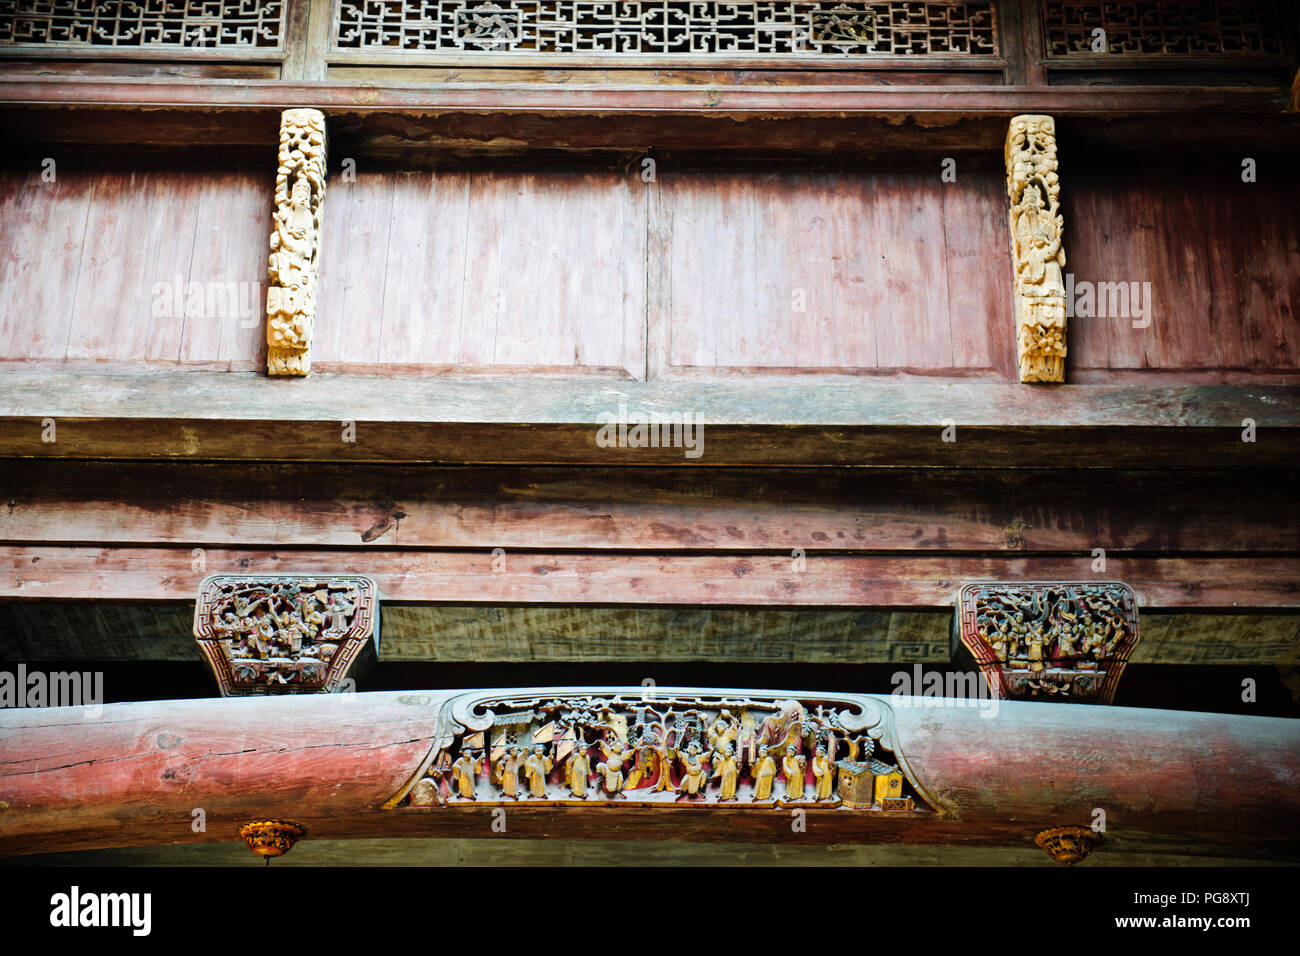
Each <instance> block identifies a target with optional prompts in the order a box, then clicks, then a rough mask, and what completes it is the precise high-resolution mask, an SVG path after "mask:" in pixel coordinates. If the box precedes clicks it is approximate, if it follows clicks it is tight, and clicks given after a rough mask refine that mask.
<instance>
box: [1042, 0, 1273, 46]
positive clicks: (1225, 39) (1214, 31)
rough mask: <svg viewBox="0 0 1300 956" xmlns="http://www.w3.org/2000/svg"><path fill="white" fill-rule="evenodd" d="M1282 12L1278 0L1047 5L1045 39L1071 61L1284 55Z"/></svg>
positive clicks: (1071, 0) (1066, 0) (1051, 0)
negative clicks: (1110, 58)
mask: <svg viewBox="0 0 1300 956" xmlns="http://www.w3.org/2000/svg"><path fill="white" fill-rule="evenodd" d="M1278 7H1279V4H1278V3H1277V2H1276V0H1195V2H1189V0H1128V2H1125V3H1114V2H1112V0H1043V17H1042V19H1043V39H1044V41H1045V44H1044V45H1045V48H1046V50H1047V53H1048V55H1049V56H1051V57H1058V58H1065V59H1071V60H1077V59H1083V58H1088V57H1093V58H1096V57H1098V56H1102V57H1104V56H1125V55H1128V56H1143V57H1159V58H1162V59H1163V58H1169V57H1180V56H1222V57H1233V56H1279V55H1281V54H1283V53H1284V52H1285V50H1284V45H1283V41H1282V29H1281V25H1282V20H1281V17H1280V16H1279V11H1278ZM1098 31H1101V32H1100V33H1098Z"/></svg>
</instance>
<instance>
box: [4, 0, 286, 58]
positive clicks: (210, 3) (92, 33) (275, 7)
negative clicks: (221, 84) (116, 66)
mask: <svg viewBox="0 0 1300 956" xmlns="http://www.w3.org/2000/svg"><path fill="white" fill-rule="evenodd" d="M284 13H285V0H138V2H132V0H0V46H18V45H22V46H27V45H38V46H40V47H49V48H68V49H84V48H92V47H114V48H118V49H145V50H147V49H160V50H191V49H197V50H204V49H211V50H220V49H240V50H259V51H273V50H279V49H281V48H282V47H283V43H284Z"/></svg>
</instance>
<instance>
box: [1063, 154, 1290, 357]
mask: <svg viewBox="0 0 1300 956" xmlns="http://www.w3.org/2000/svg"><path fill="white" fill-rule="evenodd" d="M1068 162H1069V155H1068V153H1066V154H1064V155H1063V163H1064V164H1068ZM1265 170H1266V173H1265V174H1261V178H1260V180H1259V181H1257V182H1254V183H1244V182H1242V180H1241V173H1242V169H1241V166H1240V165H1239V161H1238V160H1236V159H1234V160H1233V161H1232V162H1228V161H1225V160H1223V159H1219V158H1217V157H1216V158H1213V159H1212V160H1210V161H1203V162H1201V163H1199V164H1196V165H1195V166H1194V167H1193V168H1191V169H1188V168H1172V169H1160V168H1157V167H1156V166H1155V165H1154V164H1152V165H1147V166H1139V167H1138V168H1136V169H1133V168H1130V167H1128V166H1126V165H1113V166H1108V165H1106V164H1100V163H1089V162H1086V161H1083V162H1079V163H1078V164H1077V165H1076V166H1063V170H1062V177H1063V183H1064V196H1065V202H1066V203H1067V211H1066V251H1067V254H1068V255H1069V257H1070V261H1069V265H1068V271H1069V272H1072V273H1073V274H1074V276H1075V279H1076V283H1079V282H1090V283H1108V282H1109V283H1114V282H1122V283H1134V282H1139V283H1141V282H1147V283H1150V308H1151V316H1150V324H1149V326H1148V327H1146V328H1138V327H1135V325H1134V323H1135V321H1140V320H1138V319H1136V317H1135V316H1134V315H1133V314H1132V313H1131V312H1130V313H1129V314H1124V315H1118V316H1117V315H1114V314H1107V315H1094V316H1092V317H1087V316H1077V317H1075V318H1072V319H1071V320H1070V354H1069V358H1068V360H1067V367H1068V368H1070V369H1078V370H1081V371H1082V370H1088V369H1095V368H1110V369H1182V370H1192V369H1225V370H1226V369H1249V370H1254V371H1261V370H1284V371H1294V370H1295V369H1296V368H1297V345H1296V343H1297V342H1300V320H1298V319H1297V318H1296V314H1295V304H1296V299H1297V297H1298V296H1300V279H1297V276H1298V275H1300V231H1298V230H1297V226H1296V221H1295V217H1294V216H1293V215H1290V214H1289V212H1288V211H1289V210H1292V209H1294V208H1295V207H1296V204H1297V202H1300V194H1298V193H1297V191H1296V188H1295V185H1294V183H1292V182H1290V181H1289V180H1288V179H1286V178H1285V177H1281V176H1279V175H1278V173H1279V170H1278V169H1277V168H1276V166H1275V165H1274V166H1270V165H1269V163H1268V161H1267V160H1265ZM1076 294H1077V293H1076ZM1108 311H1109V310H1108Z"/></svg>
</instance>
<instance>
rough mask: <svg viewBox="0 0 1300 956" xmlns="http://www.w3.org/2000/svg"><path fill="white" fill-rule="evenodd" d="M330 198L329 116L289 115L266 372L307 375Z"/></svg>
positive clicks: (285, 117) (283, 129) (283, 130)
mask: <svg viewBox="0 0 1300 956" xmlns="http://www.w3.org/2000/svg"><path fill="white" fill-rule="evenodd" d="M324 198H325V116H324V114H323V113H321V112H320V111H319V110H307V109H294V110H285V111H284V113H283V114H282V115H281V120H280V162H279V167H278V169H277V170H276V176H275V216H274V221H275V228H274V230H273V231H272V232H271V259H270V265H269V268H268V270H267V271H268V275H269V277H270V280H271V284H270V287H269V288H268V289H267V290H266V344H267V353H266V370H267V372H268V373H269V374H271V375H306V374H307V373H308V372H309V371H310V370H311V335H312V325H313V323H314V322H315V318H316V284H317V256H318V255H319V253H320V223H321V204H322V201H323V200H324Z"/></svg>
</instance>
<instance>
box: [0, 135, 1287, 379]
mask: <svg viewBox="0 0 1300 956" xmlns="http://www.w3.org/2000/svg"><path fill="white" fill-rule="evenodd" d="M337 158H338V157H336V159H337ZM1067 160H1068V157H1067ZM939 161H940V158H939V157H928V158H926V159H925V160H924V165H923V167H922V166H921V162H922V161H920V160H918V161H917V164H916V165H914V166H912V167H910V168H902V169H900V168H898V167H897V165H896V163H895V165H881V164H880V163H874V164H873V163H871V162H869V161H867V160H862V161H861V162H859V163H857V165H855V166H845V165H835V166H822V167H813V166H809V167H807V168H801V167H789V166H785V165H777V166H763V165H755V166H750V167H746V168H710V167H708V166H702V165H699V164H692V163H691V162H689V161H687V160H682V161H676V160H673V159H672V158H671V157H668V158H664V159H661V160H660V161H659V162H658V164H657V168H656V180H655V182H652V183H645V182H643V181H642V179H641V175H640V174H641V171H642V170H641V167H640V166H639V165H632V166H630V167H626V168H610V167H608V166H604V167H593V166H584V165H582V164H575V165H573V166H569V167H565V166H561V165H557V164H554V163H552V164H550V165H546V164H545V163H541V164H540V165H539V164H538V163H540V162H541V161H538V163H533V164H531V165H530V166H529V167H528V168H523V169H510V168H492V167H490V166H489V167H487V168H482V169H469V168H452V169H445V170H437V171H422V172H416V171H385V170H379V169H370V170H367V169H366V168H365V167H364V164H363V166H362V168H361V169H360V170H358V173H357V176H356V180H355V182H352V181H349V180H347V179H344V178H342V177H339V176H336V177H335V178H334V181H333V185H332V187H331V189H330V192H329V195H328V198H327V200H326V203H325V210H326V212H325V216H326V221H325V226H324V240H323V249H322V294H321V299H320V313H319V318H318V322H317V335H316V343H315V348H314V356H313V357H314V360H315V364H316V367H317V368H318V369H319V370H322V371H329V370H367V369H369V370H386V371H388V372H389V373H391V372H395V371H409V372H412V373H418V374H435V373H436V374H447V373H462V374H491V373H493V372H494V371H495V372H496V373H498V374H503V373H509V374H511V375H518V374H528V373H530V372H531V373H533V374H583V375H598V376H611V377H615V378H633V379H641V378H645V377H647V376H648V377H651V378H655V377H663V376H687V377H692V378H699V377H705V378H714V377H718V376H727V375H734V374H742V375H752V374H754V373H755V372H764V373H769V374H770V373H802V374H810V373H811V374H853V375H862V374H878V373H889V374H893V375H898V374H904V375H908V374H919V375H925V376H927V377H930V378H939V379H942V378H944V377H949V378H961V379H970V378H987V379H996V380H999V381H1009V380H1012V379H1013V378H1014V373H1013V368H1012V362H1013V359H1014V349H1013V347H1012V343H1011V341H1010V339H1011V325H1012V323H1011V319H1010V294H1009V286H1010V267H1009V265H1008V257H1007V252H1006V230H1005V218H1004V216H1005V211H1004V208H1003V207H1004V200H1003V195H1002V184H1001V173H1000V171H999V170H997V169H996V168H994V167H992V166H989V165H988V164H986V163H983V162H981V161H977V160H972V161H969V162H968V161H967V160H966V159H963V160H962V165H961V166H960V167H959V171H958V175H957V180H956V182H951V183H945V182H942V181H941V179H940V176H939V173H940V165H939ZM70 167H71V168H70ZM1220 167H1222V168H1220ZM271 172H272V170H271V169H270V168H268V169H267V170H266V171H259V170H255V169H253V168H251V167H248V166H231V167H214V168H209V169H202V170H185V169H171V168H144V169H141V170H139V171H131V170H129V169H123V168H121V167H120V166H119V167H115V168H110V167H108V166H102V167H98V166H96V165H94V164H93V161H91V164H90V165H84V164H83V165H80V166H72V164H66V163H65V165H64V166H62V167H61V168H60V169H59V173H58V178H57V180H56V181H55V182H53V183H47V182H43V181H42V179H41V176H40V174H39V170H35V171H33V170H32V169H27V170H18V169H9V170H7V171H5V172H3V173H0V217H3V220H4V222H5V224H6V227H5V229H4V231H3V233H2V234H0V256H3V260H4V269H5V275H4V283H3V287H2V288H0V307H2V308H3V317H2V319H0V362H5V363H32V362H37V363H48V362H57V363H68V364H70V366H71V367H79V365H82V364H85V363H93V364H94V365H95V366H97V367H104V368H110V369H111V368H121V369H133V368H139V367H142V366H153V365H158V364H160V363H161V364H162V365H165V366H167V367H169V368H183V367H184V368H200V369H229V370H250V369H255V368H258V367H260V365H261V362H262V358H261V356H262V354H263V350H264V348H265V346H264V344H263V341H262V340H263V331H262V321H261V313H262V303H263V302H264V295H265V290H264V273H265V246H266V236H267V232H268V229H269V212H270V202H269V196H270V177H271ZM1066 172H1067V173H1068V183H1069V188H1068V189H1067V190H1066V193H1065V196H1066V202H1067V207H1066V213H1067V220H1066V221H1067V237H1066V239H1067V241H1066V246H1067V252H1068V255H1069V257H1070V259H1069V261H1070V265H1069V271H1070V272H1071V273H1072V274H1074V275H1075V276H1076V278H1077V280H1079V281H1080V282H1091V283H1103V282H1126V283H1127V282H1136V283H1139V284H1140V283H1143V282H1149V283H1150V285H1149V290H1150V301H1149V306H1150V321H1149V324H1148V325H1147V326H1146V327H1143V328H1135V327H1134V324H1133V323H1134V317H1133V315H1132V314H1124V315H1121V316H1113V315H1111V316H1106V317H1079V318H1076V319H1075V320H1074V321H1073V322H1072V324H1071V353H1070V360H1069V369H1070V377H1071V379H1072V380H1077V381H1111V380H1120V379H1123V380H1131V379H1132V378H1133V376H1134V375H1135V374H1137V373H1138V372H1142V373H1150V372H1152V371H1156V372H1159V374H1160V376H1161V377H1162V378H1163V379H1175V380H1177V379H1179V378H1180V377H1185V378H1187V379H1188V380H1194V381H1210V382H1213V381H1225V380H1241V379H1243V378H1249V379H1251V380H1258V381H1262V380H1270V381H1289V380H1292V379H1293V378H1294V374H1293V373H1294V372H1295V371H1296V370H1297V369H1300V319H1297V311H1296V310H1297V307H1300V223H1298V222H1297V220H1296V219H1295V217H1294V216H1292V215H1290V213H1289V211H1290V210H1292V209H1294V208H1296V206H1297V205H1298V204H1300V187H1298V186H1296V185H1295V184H1294V183H1291V182H1286V181H1283V180H1282V177H1280V176H1278V175H1276V174H1275V171H1274V174H1272V175H1269V176H1266V177H1264V178H1263V179H1262V180H1261V181H1260V182H1257V183H1243V182H1241V179H1240V175H1239V174H1238V172H1239V171H1234V169H1233V168H1232V167H1229V166H1227V165H1225V164H1224V163H1221V162H1220V163H1218V164H1217V166H1205V167H1197V168H1195V169H1191V170H1183V171H1181V172H1179V171H1173V172H1169V171H1166V170H1163V169H1160V168H1158V167H1157V166H1155V165H1154V164H1151V163H1146V164H1145V165H1144V163H1142V162H1139V163H1136V164H1135V163H1129V164H1126V165H1119V166H1112V167H1109V168H1103V167H1099V166H1096V165H1092V164H1088V163H1083V162H1080V163H1079V164H1077V166H1074V167H1070V168H1068V169H1067V170H1066ZM1215 177H1217V178H1215ZM1220 179H1226V180H1227V182H1226V183H1225V184H1224V185H1223V188H1210V187H1211V186H1212V185H1214V184H1215V183H1216V182H1218V181H1219V180H1220ZM178 280H179V282H178ZM159 283H163V284H165V289H166V291H165V292H164V291H162V290H163V289H164V287H163V286H160V285H159ZM190 283H197V284H198V289H199V295H200V297H201V299H202V302H201V304H200V305H199V307H198V309H199V314H198V315H195V314H193V313H194V311H195V306H194V305H192V304H191V301H190V296H191V295H192V294H193V291H194V290H193V288H192V287H191V286H190V285H189V284H190ZM177 285H181V286H184V287H183V288H178V289H177V288H173V287H174V286H177ZM1139 287H1140V286H1139ZM160 292H161V294H160ZM1134 311H1135V310H1131V312H1134ZM1234 376H1235V377H1234Z"/></svg>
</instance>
